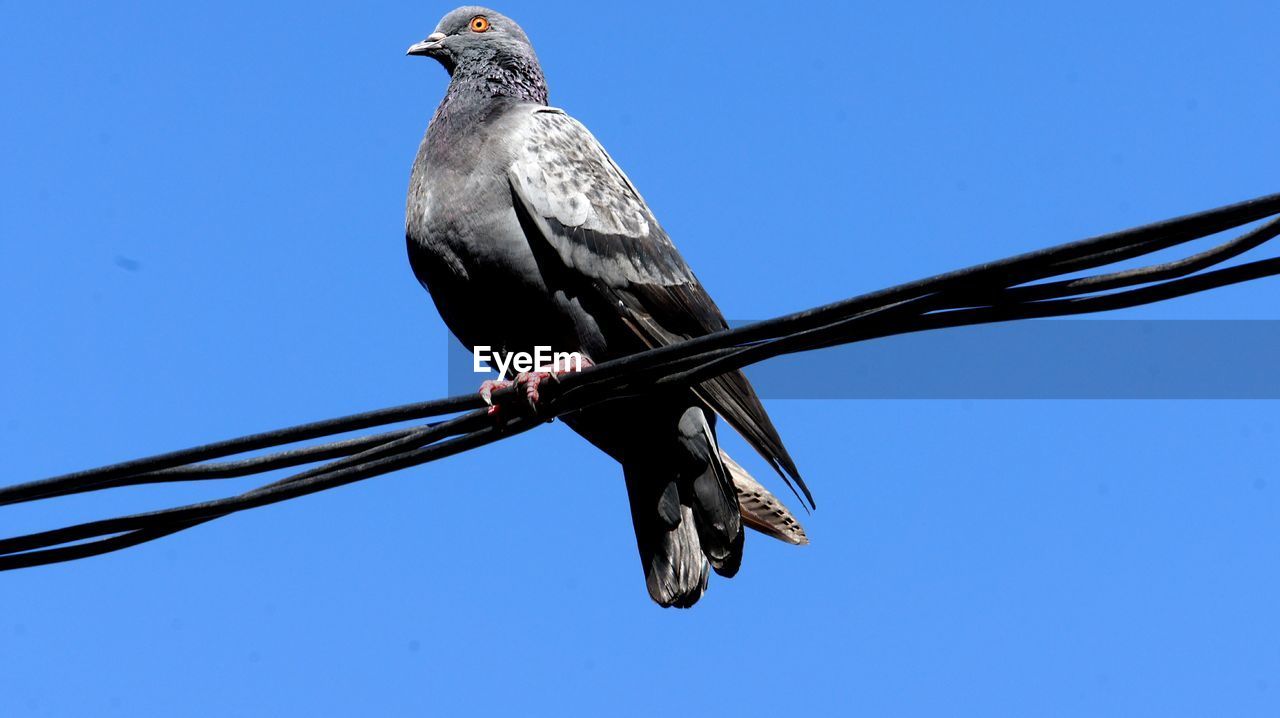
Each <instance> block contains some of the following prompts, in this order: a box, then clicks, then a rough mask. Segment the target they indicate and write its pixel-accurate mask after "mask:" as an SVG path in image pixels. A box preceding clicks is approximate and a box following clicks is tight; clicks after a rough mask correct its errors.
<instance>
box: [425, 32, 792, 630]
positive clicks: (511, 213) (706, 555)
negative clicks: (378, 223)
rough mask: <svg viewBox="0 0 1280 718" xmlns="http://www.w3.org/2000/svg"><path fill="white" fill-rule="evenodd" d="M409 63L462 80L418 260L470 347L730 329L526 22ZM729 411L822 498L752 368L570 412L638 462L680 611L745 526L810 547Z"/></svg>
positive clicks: (644, 502)
mask: <svg viewBox="0 0 1280 718" xmlns="http://www.w3.org/2000/svg"><path fill="white" fill-rule="evenodd" d="M409 54H412V55H425V56H429V57H432V58H435V59H436V60H438V61H439V62H440V63H441V64H443V65H444V67H445V68H446V69H447V70H448V71H449V74H450V75H451V81H450V84H449V89H448V91H447V93H446V95H445V98H444V101H443V102H441V103H440V106H439V108H438V109H437V110H436V113H435V115H434V117H433V118H432V120H431V124H430V126H429V127H428V129H427V133H426V137H425V138H424V139H423V141H422V145H421V147H420V149H419V150H418V157H417V159H416V161H415V162H414V166H413V175H412V178H411V181H410V185H409V197H408V204H407V210H406V235H407V239H408V247H409V259H410V263H411V264H412V266H413V270H414V273H415V274H416V275H417V277H418V279H419V281H421V282H422V284H423V286H425V287H426V288H427V289H428V291H429V292H430V293H431V296H432V298H433V299H434V300H435V303H436V307H437V308H438V309H439V311H440V314H441V316H442V317H443V318H444V321H445V323H446V324H447V325H448V326H449V328H450V330H451V331H452V332H453V333H454V334H455V335H456V336H457V337H458V339H459V340H461V341H462V343H463V344H465V345H467V346H468V347H474V346H477V345H488V346H491V347H495V348H497V349H499V350H500V351H504V352H509V351H532V350H533V348H534V347H536V346H551V347H553V348H554V349H555V350H556V351H580V352H582V353H583V354H585V355H586V356H587V357H589V358H590V359H592V360H593V361H595V362H601V361H606V360H609V359H613V358H616V357H620V356H625V355H627V354H632V353H635V352H638V351H642V350H644V349H647V348H650V347H655V346H662V345H665V344H669V343H672V342H676V341H680V340H682V339H685V338H689V337H693V336H699V335H703V334H707V333H710V332H714V331H718V330H720V329H723V328H725V326H726V325H725V321H724V318H723V317H722V315H721V314H720V310H719V309H718V308H717V307H716V305H715V303H714V302H712V301H711V298H710V297H709V296H707V294H706V292H705V291H704V290H703V288H702V285H701V284H699V282H698V280H697V278H696V277H695V276H694V274H693V272H692V271H691V270H690V269H689V267H688V265H686V264H685V262H684V260H683V259H682V258H681V257H680V254H679V253H678V252H677V251H676V248H675V246H674V245H673V244H672V243H671V240H670V239H669V238H668V237H667V234H666V232H664V231H663V230H662V227H661V226H659V224H658V221H657V220H656V219H655V218H654V216H653V214H652V212H650V211H649V208H648V206H647V205H646V204H645V202H644V200H643V199H642V198H641V196H640V194H639V193H638V192H637V191H636V189H635V187H633V186H632V184H631V182H630V180H628V179H627V177H626V175H625V174H623V172H622V170H620V169H619V168H618V166H617V165H616V164H615V163H614V162H613V160H612V159H611V158H610V157H609V155H608V154H607V153H606V152H605V150H604V149H603V148H602V147H601V146H600V144H599V142H597V141H596V139H595V138H594V137H593V136H592V135H591V133H590V132H588V131H587V129H586V128H585V127H583V126H582V125H581V124H580V123H578V122H577V121H576V120H574V119H573V118H571V117H569V116H568V115H567V114H565V113H564V112H563V111H562V110H559V109H555V108H553V107H549V106H547V88H546V82H545V80H544V78H543V74H542V70H541V67H540V66H539V64H538V59H537V57H536V55H535V54H534V51H533V48H532V46H531V45H530V43H529V40H528V38H527V37H526V36H525V34H524V31H523V30H521V29H520V27H519V26H518V25H516V23H515V22H513V21H511V20H510V19H509V18H507V17H505V16H503V15H501V14H500V13H497V12H495V11H493V10H489V9H486V8H481V7H463V8H459V9H457V10H454V11H453V12H451V13H449V14H448V15H446V16H445V18H444V19H443V20H441V21H440V24H439V25H438V26H437V28H436V31H435V32H434V33H432V34H431V36H429V37H428V38H427V39H426V40H425V41H423V42H421V43H418V44H416V45H414V46H413V47H411V48H410V49H409ZM717 414H718V415H719V416H720V417H722V418H723V419H724V420H725V421H727V422H728V423H729V424H730V426H732V427H733V428H734V429H735V430H737V431H738V432H739V433H741V434H742V435H743V436H744V437H745V438H746V439H747V441H748V442H749V443H750V444H751V446H752V447H754V448H755V449H756V450H757V451H759V452H760V454H761V455H762V456H764V457H765V459H767V460H768V461H769V462H770V463H771V464H772V465H773V466H774V468H775V469H777V470H778V471H779V473H780V474H781V475H782V476H783V477H784V479H789V480H790V481H794V482H795V484H796V485H797V486H799V488H800V490H801V491H803V492H804V495H805V497H806V498H808V499H809V501H810V503H812V497H811V496H810V495H809V491H808V489H807V488H806V487H805V485H804V482H803V481H802V480H801V478H800V475H799V473H798V472H797V470H796V467H795V464H794V462H793V461H792V460H791V457H790V456H789V455H788V454H787V450H786V448H785V447H783V445H782V440H781V439H780V438H779V437H778V434H777V431H776V430H775V429H774V427H773V424H772V422H770V420H769V417H768V415H767V414H766V413H765V411H764V408H763V407H762V406H761V405H760V401H759V399H758V398H757V397H756V395H755V392H754V391H753V390H752V389H751V386H750V384H748V383H747V380H746V378H745V377H744V376H743V375H742V374H741V373H740V372H733V373H731V374H728V375H725V376H722V377H719V378H716V379H713V380H710V381H706V382H703V383H702V384H700V385H698V386H696V387H694V388H693V389H690V390H681V391H676V392H671V393H668V394H663V395H654V396H647V397H644V398H642V399H634V400H627V401H625V402H610V403H608V404H605V405H603V406H599V407H594V408H591V409H588V410H584V411H582V412H579V413H577V414H575V415H572V416H569V417H566V418H565V421H566V423H568V424H569V425H570V426H571V427H572V428H573V429H574V430H575V431H577V432H578V433H579V434H581V435H582V436H584V437H586V438H587V439H588V440H589V441H591V443H593V444H595V445H596V446H597V447H599V448H600V449H602V450H603V451H605V452H606V453H608V454H609V455H610V456H612V457H613V458H615V459H617V460H618V461H619V462H620V463H621V464H622V467H623V475H624V477H625V479H626V485H627V492H628V495H629V497H630V501H631V513H632V520H633V523H634V525H635V531H636V540H637V543H638V545H639V549H640V556H641V561H642V563H643V566H644V571H645V578H646V583H647V585H648V588H649V593H650V595H651V596H652V597H653V599H654V600H655V601H657V602H658V603H660V604H662V605H664V606H682V607H684V606H691V605H693V603H694V602H696V601H697V600H698V598H699V597H700V596H701V595H702V593H703V592H704V591H705V590H706V585H707V577H708V561H709V562H710V565H711V567H712V568H714V569H715V570H716V571H717V572H718V573H720V574H722V575H725V576H732V575H733V574H734V573H736V572H737V570H738V566H739V564H740V562H741V559H742V545H743V533H742V526H743V524H744V523H745V524H746V525H748V526H751V527H753V528H756V529H759V530H761V531H763V532H765V533H767V534H769V535H773V536H775V537H777V538H780V539H782V540H784V541H788V542H791V543H797V544H799V543H805V542H807V539H806V538H805V535H804V531H803V529H802V528H800V526H799V524H798V523H797V522H796V521H795V518H794V517H793V516H792V515H791V514H790V512H789V511H787V510H786V508H785V507H784V506H782V504H781V502H779V501H778V500H777V499H776V498H775V497H773V496H772V495H771V494H769V492H768V491H766V490H765V489H764V487H762V486H760V485H759V484H758V483H756V482H755V481H754V479H752V478H751V477H750V476H749V475H747V473H746V472H745V471H743V470H742V469H741V467H739V466H738V465H737V464H736V463H734V462H733V461H732V460H731V459H729V458H728V457H727V456H725V455H723V454H722V453H721V452H720V450H719V448H718V444H717V441H716V435H715V420H716V415H717Z"/></svg>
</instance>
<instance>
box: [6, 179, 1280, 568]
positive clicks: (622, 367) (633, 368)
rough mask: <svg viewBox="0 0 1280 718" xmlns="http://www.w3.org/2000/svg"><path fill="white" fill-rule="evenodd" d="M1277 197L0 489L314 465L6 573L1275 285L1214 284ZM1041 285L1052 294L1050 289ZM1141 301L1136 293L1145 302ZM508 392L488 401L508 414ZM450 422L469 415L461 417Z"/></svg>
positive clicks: (1262, 268)
mask: <svg viewBox="0 0 1280 718" xmlns="http://www.w3.org/2000/svg"><path fill="white" fill-rule="evenodd" d="M1277 215H1280V194H1277V195H1269V196H1266V197H1261V198H1258V199H1254V200H1249V201H1247V202H1241V203H1238V204H1234V205H1229V206H1226V207H1221V208H1218V209H1214V210H1209V211H1207V212H1201V213H1197V214H1193V215H1188V216H1185V217H1181V218H1177V219H1172V220H1166V221H1163V222H1157V223H1154V224H1149V225H1145V226H1142V227H1137V228H1134V229H1129V230H1125V231H1122V232H1115V233H1111V234H1107V235H1102V236H1099V237H1094V238H1092V239H1086V240H1081V241H1078V242H1073V243H1070V244H1064V245H1059V246H1056V247H1050V248H1047V249H1042V250H1038V251H1035V252H1029V253H1026V254H1021V255H1017V256H1014V257H1010V258H1007V259H1003V260H999V261H995V262H989V263H986V264H981V265H976V266H973V267H969V268H966V269H961V270H957V271H954V272H949V273H946V274H941V275H937V276H934V277H929V278H926V279H921V280H918V281H915V282H909V283H906V284H902V285H898V286H896V287H891V288H888V289H884V290H880V291H876V292H871V293H869V294H864V295H861V296H858V297H853V298H851V299H847V300H844V301H842V302H836V303H834V304H829V305H826V306H823V307H818V308H815V309H810V310H806V311H802V312H797V313H794V314H789V315H786V316H783V317H778V318H776V319H771V320H767V321H763V322H758V323H755V324H751V325H747V326H744V327H739V328H737V329H732V330H726V331H722V332H717V333H715V334H710V335H707V336H703V337H697V338H694V339H690V340H688V341H684V342H680V343H678V344H673V345H670V346H666V347H660V348H657V349H652V350H649V351H646V352H642V353H639V354H635V355H631V356H628V357H624V358H622V359H617V360H614V361H610V362H605V363H602V364H600V365H598V366H595V367H591V368H589V369H587V370H585V371H583V372H582V373H580V374H574V375H570V376H568V377H566V378H565V379H564V380H563V381H562V382H561V383H560V385H559V386H558V387H556V386H553V387H551V388H550V389H549V390H548V391H544V395H545V396H546V397H547V399H546V400H545V401H544V402H543V403H542V404H541V405H540V406H539V407H538V408H537V409H536V411H533V412H531V413H525V414H516V415H514V416H513V415H511V413H510V412H507V413H505V414H503V415H502V416H503V419H502V420H501V421H496V420H494V419H493V418H492V417H490V416H489V415H488V414H487V412H486V411H485V410H484V409H483V406H484V404H483V402H482V401H481V400H480V398H479V397H478V396H474V395H472V396H458V397H452V398H448V399H441V400H437V401H429V402H421V403H415V404H406V405H403V406H398V407H391V408H388V409H381V410H377V411H371V412H366V413H362V414H355V415H351V416H346V417H340V418H337V419H329V420H325V421H319V422H313V423H310V424H304V425H301V426H296V427H289V428H286V429H280V430H277V431H269V432H263V433H259V434H253V435H250V436H245V437H240V438H236V439H231V440H227V441H221V442H216V443H213V444H206V445H204V446H198V447H194V448H191V449H186V450H182V451H175V452H170V453H166V454H161V455H158V456H152V457H147V458H143V459H137V460H134V461H128V462H124V463H119V464H113V465H110V466H104V467H101V468H97V469H91V470H87V471H80V472H76V473H73V474H66V475H63V476H56V477H52V478H49V479H43V480H39V481H33V482H29V483H24V484H17V485H13V486H8V487H4V488H0V506H3V505H6V504H13V503H20V502H29V501H37V500H44V499H51V498H54V497H58V496H66V495H70V494H77V493H84V492H91V491H99V490H105V489H110V488H116V487H121V486H131V485H138V484H151V483H169V482H176V481H208V480H213V479H221V478H234V477H243V476H250V475H256V474H261V473H265V472H268V471H273V470H278V469H283V468H293V467H298V466H304V465H307V464H313V463H317V462H327V463H323V464H321V465H319V466H317V467H315V468H312V469H308V470H305V471H301V472H299V473H297V474H294V475H291V476H289V477H286V478H284V479H281V480H278V481H275V482H272V483H270V484H267V485H265V486H262V487H260V488H257V489H254V490H252V491H248V492H245V493H242V494H239V495H236V496H231V497H227V498H223V499H217V500H213V501H205V502H201V503H196V504H190V505H187V506H180V507H176V508H172V509H165V510H161V511H151V512H147V513H142V514H134V515H129V516H121V517H116V518H112V519H105V520H100V521H91V522H87V523H82V524H76V525H73V526H66V527H62V528H57V529H53V530H50V531H42V532H38V533H32V534H27V535H24V536H17V537H13V538H8V539H0V570H10V569H15V568H24V567H30V566H38V565H44V564H50V563H59V562H63V561H70V560H74V559H78V558H84V557H87V556H93V555H99V554H102V553H107V552H111V551H117V550H120V549H122V548H126V547H128V546H134V545H137V544H140V543H145V542H147V541H153V540H155V539H158V538H161V537H163V536H167V535H170V534H173V533H176V532H178V531H182V530H185V529H188V528H191V527H193V526H197V525H200V524H203V523H207V522H209V521H212V520H214V519H217V518H221V517H223V516H227V515H229V514H232V513H236V512H239V511H244V510H247V509H251V508H256V507H259V506H265V505H268V504H272V503H277V502H280V501H285V500H289V499H292V498H297V497H300V496H304V495H307V494H311V493H315V492H318V491H323V490H326V489H330V488H335V487H337V486H342V485H345V484H349V483H352V482H355V481H361V480H363V479H367V478H372V477H374V476H379V475H382V474H386V473H390V472H393V471H398V470H401V469H405V468H409V467H411V466H417V465H420V464H423V463H427V462H430V461H435V460H438V459H441V458H444V457H447V456H452V455H454V454H457V453H459V452H462V451H467V450H470V449H473V448H477V447H480V446H483V445H485V444H489V443H492V442H494V441H498V440H500V439H502V438H505V437H508V436H512V435H514V434H517V433H521V432H524V431H528V430H530V429H532V428H534V427H535V426H537V425H538V424H539V423H542V422H545V421H549V420H551V419H554V418H556V417H559V416H563V415H565V414H568V413H572V412H574V411H578V410H581V409H583V408H586V407H589V406H593V405H596V404H599V403H602V402H605V401H610V400H614V399H617V398H619V397H622V396H629V395H634V394H636V393H639V392H643V391H652V390H654V389H661V388H664V387H674V386H687V385H689V384H692V383H696V382H698V381H702V380H705V379H707V378H710V377H712V376H716V375H718V374H721V373H724V372H726V371H732V370H735V369H739V368H742V367H744V366H747V365H749V364H753V363H756V362H759V361H764V360H766V359H769V358H772V357H776V356H780V355H783V354H789V353H794V352H799V351H809V350H814V349H820V348H824V347H830V346H835V345H839V344H847V343H852V342H858V341H867V340H871V339H876V338H882V337H887V336H892V335H896V334H905V333H910V332H919V331H928V330H934V329H941V328H948V327H960V326H971V325H977V324H985V323H991V322H1004V321H1013V320H1019V319H1031V318H1045V317H1055V316H1068V315H1074V314H1083V313H1090V312H1101V311H1108V310H1113V309H1120V308H1125V307H1133V306H1138V305H1141V304H1149V303H1152V302H1158V301H1163V300H1165V299H1169V298H1172V297H1177V296H1185V295H1188V294H1194V293H1197V292H1203V291H1207V290H1210V289H1213V288H1216V287H1222V286H1227V285H1230V284H1238V283H1241V282H1247V281H1252V280H1255V279H1259V278H1262V277H1267V276H1275V275H1278V274H1280V258H1273V259H1264V260H1259V261H1253V262H1249V263H1245V264H1239V265H1235V266H1231V267H1226V268H1219V269H1213V270H1212V271H1205V270H1209V269H1210V268H1212V267H1217V266H1218V265H1220V264H1221V263H1223V262H1225V261H1227V260H1229V259H1232V258H1235V257H1237V256H1239V255H1240V254H1242V253H1244V252H1246V251H1248V250H1250V249H1254V248H1256V247H1258V246H1261V245H1263V244H1265V243H1266V242H1268V241H1270V240H1271V239H1273V238H1275V237H1276V236H1277V235H1280V218H1277V217H1276V216H1277ZM1268 218H1271V219H1270V221H1269V222H1267V223H1265V224H1263V225H1261V226H1259V227H1256V228H1254V229H1252V230H1250V231H1248V232H1246V233H1244V234H1242V235H1240V236H1239V237H1236V238H1234V239H1231V240H1229V241H1227V242H1224V243H1222V244H1220V245H1218V246H1216V247H1214V248H1212V249H1209V250H1206V251H1202V252H1199V253H1197V254H1194V255H1191V256H1188V257H1185V258H1182V259H1178V260H1174V261H1170V262H1165V263H1161V264H1154V265H1149V266H1145V267H1139V268H1136V269H1127V270H1121V271H1111V272H1104V273H1100V274H1096V275H1092V276H1086V277H1077V278H1072V279H1056V278H1060V277H1063V276H1065V275H1070V274H1075V273H1079V272H1084V271H1088V270H1091V269H1097V268H1100V267H1107V266H1110V265H1114V264H1116V263H1117V262H1121V261H1125V260H1129V259H1133V258H1135V257H1139V256H1144V255H1147V254H1151V253H1153V252H1157V251H1160V250H1164V249H1169V248H1171V247H1174V246H1178V245H1181V244H1185V243H1187V242H1191V241H1194V240H1198V239H1202V238H1205V237H1208V236H1211V235H1214V234H1218V233H1220V232H1223V231H1226V230H1229V229H1233V228H1236V227H1241V226H1243V225H1246V224H1250V223H1253V222H1256V221H1259V220H1263V219H1268ZM1050 280H1051V281H1050ZM1142 285H1144V286H1142ZM514 394H515V390H514V389H507V390H503V391H500V392H496V393H495V394H494V398H495V400H496V401H498V402H499V403H510V400H511V399H513V398H515V397H514ZM460 412H466V413H461V414H459V413H460ZM449 414H459V415H458V416H455V417H453V418H451V419H447V420H444V421H439V422H436V423H429V424H424V425H420V426H413V427H408V428H400V429H395V430H391V431H386V432H382V433H379V434H374V435H370V436H361V437H355V438H347V439H342V440H339V441H333V442H330V443H325V444H320V445H315V446H307V447H302V448H294V449H288V450H285V451H280V452H276V453H272V454H267V455H262V456H251V457H247V458H241V459H236V460H232V461H218V460H219V459H228V458H230V457H236V456H242V455H244V454H249V453H252V452H256V451H261V450H264V449H270V448H276V447H281V446H286V445H289V444H294V443H298V442H302V441H310V440H314V439H318V438H323V437H329V436H335V435H340V434H345V433H350V432H354V431H361V430H365V429H370V428H374V427H378V426H387V425H390V424H397V423H403V422H408V421H415V420H420V419H425V418H432V417H438V416H444V415H449Z"/></svg>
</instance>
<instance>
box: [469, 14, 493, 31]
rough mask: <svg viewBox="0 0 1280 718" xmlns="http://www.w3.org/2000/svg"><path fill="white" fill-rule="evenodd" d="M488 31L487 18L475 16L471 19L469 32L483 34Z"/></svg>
mask: <svg viewBox="0 0 1280 718" xmlns="http://www.w3.org/2000/svg"><path fill="white" fill-rule="evenodd" d="M488 29H489V18H487V17H485V16H484V15H476V16H475V17H473V18H471V32H485V31H487V30H488Z"/></svg>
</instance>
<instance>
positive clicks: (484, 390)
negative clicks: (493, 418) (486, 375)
mask: <svg viewBox="0 0 1280 718" xmlns="http://www.w3.org/2000/svg"><path fill="white" fill-rule="evenodd" d="M509 386H511V382H509V381H506V380H504V379H489V380H486V381H485V382H484V383H483V384H481V385H480V398H481V399H484V403H485V404H486V405H487V406H488V407H489V414H491V415H492V414H497V413H498V405H497V404H494V403H493V392H495V391H499V390H501V389H506V388H507V387H509Z"/></svg>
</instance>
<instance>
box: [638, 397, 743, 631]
mask: <svg viewBox="0 0 1280 718" xmlns="http://www.w3.org/2000/svg"><path fill="white" fill-rule="evenodd" d="M712 421H714V418H713V419H712ZM676 428H677V432H676V441H675V442H673V443H672V444H666V445H664V446H655V447H653V453H652V454H651V455H648V456H645V457H643V458H641V459H636V460H633V461H630V462H628V463H625V464H624V465H623V467H622V471H623V475H624V477H625V478H626V481H627V494H628V496H629V497H630V499H631V519H632V523H633V524H634V526H635V531H636V545H637V546H638V547H639V549H640V561H641V564H642V565H643V567H644V575H645V584H646V585H647V586H648V588H649V595H650V596H651V597H652V598H653V600H654V601H656V602H657V603H658V604H660V605H662V606H675V607H678V608H688V607H689V606H692V605H693V604H694V603H697V601H698V599H699V598H701V597H702V594H703V593H704V592H705V591H706V590H707V578H708V576H709V573H710V572H709V571H708V566H707V565H708V562H710V565H711V567H712V568H714V569H715V570H716V572H717V573H719V574H721V575H723V576H732V575H734V574H735V573H737V571H738V567H739V566H740V565H741V564H742V547H743V531H742V514H741V512H740V510H739V507H738V494H737V490H736V489H735V487H734V482H733V477H732V476H731V475H730V473H729V470H728V469H727V468H726V467H725V465H724V462H723V461H722V460H721V458H720V456H721V454H720V450H719V448H718V447H717V446H716V440H715V432H714V431H713V430H712V428H711V424H710V423H708V421H707V417H706V415H705V414H704V413H703V411H702V410H701V409H700V408H697V407H692V408H690V409H688V410H686V411H685V412H684V414H683V415H682V416H681V417H680V421H679V423H678V425H677V427H676Z"/></svg>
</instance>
